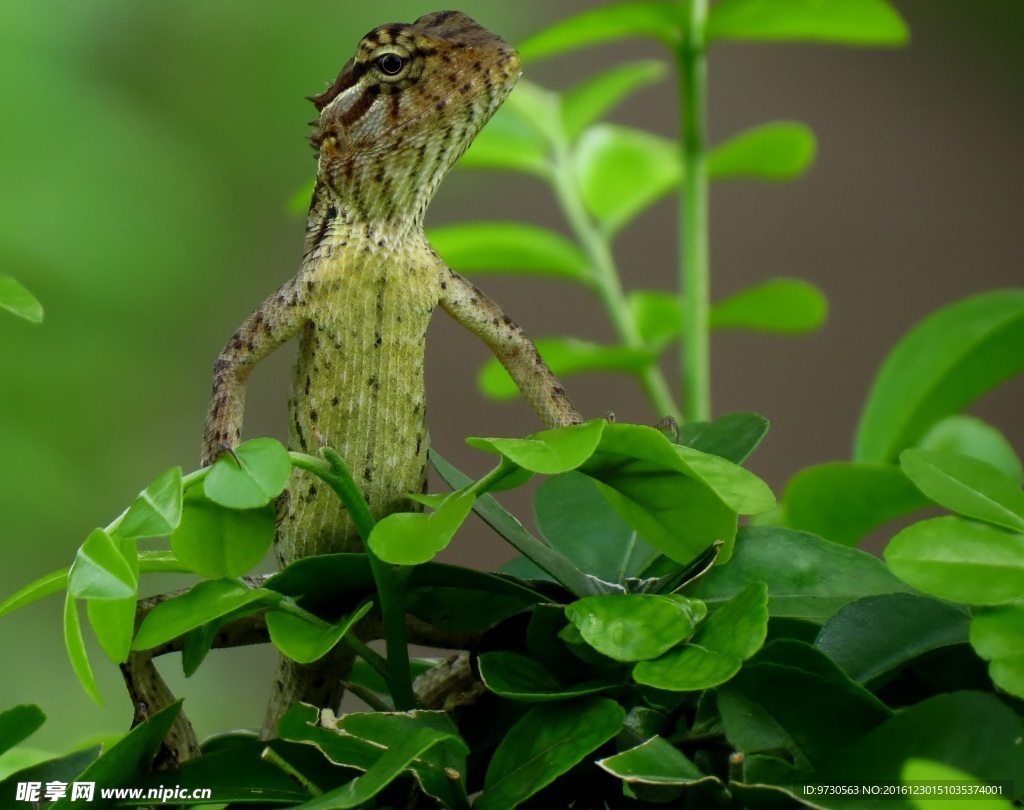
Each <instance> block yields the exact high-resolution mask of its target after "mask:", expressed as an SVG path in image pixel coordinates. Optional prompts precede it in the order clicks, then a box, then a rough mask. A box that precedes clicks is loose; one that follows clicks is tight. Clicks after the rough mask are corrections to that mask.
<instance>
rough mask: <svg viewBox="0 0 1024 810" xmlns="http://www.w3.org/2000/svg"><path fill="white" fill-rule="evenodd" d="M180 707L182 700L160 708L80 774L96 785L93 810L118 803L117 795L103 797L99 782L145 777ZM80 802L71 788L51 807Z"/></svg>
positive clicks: (110, 784)
mask: <svg viewBox="0 0 1024 810" xmlns="http://www.w3.org/2000/svg"><path fill="white" fill-rule="evenodd" d="M180 711H181V701H180V700H179V701H178V702H176V703H172V704H171V705H170V706H167V707H166V708H164V709H161V710H160V711H159V712H157V713H156V714H154V715H153V716H152V717H150V718H149V719H148V720H145V721H144V722H142V723H140V724H139V725H137V726H136V727H135V728H133V729H132V730H131V731H129V732H128V733H127V734H125V735H124V736H123V737H122V738H121V739H120V740H118V741H117V742H116V743H114V744H113V745H112V746H110V748H108V749H107V750H106V751H104V752H103V754H102V755H100V757H99V758H98V759H96V760H94V761H93V762H92V764H91V765H89V767H88V768H86V769H85V770H84V771H82V772H81V774H79V775H78V777H77V778H76V779H75V781H76V782H93V783H95V785H96V793H95V797H94V799H93V801H92V802H90V803H89V804H88V806H89V808H90V810H94V809H95V810H110V808H113V807H114V806H115V804H117V799H114V798H110V799H105V798H101V796H100V790H99V787H100V785H102V786H103V787H104V788H110V789H116V788H120V787H125V786H129V785H131V786H133V787H134V785H135V784H136V783H137V782H139V781H141V780H142V778H143V777H144V776H145V775H146V774H147V773H148V772H149V766H150V763H151V762H152V761H153V757H154V756H155V755H156V752H157V750H158V749H159V748H160V744H161V743H162V742H163V741H164V738H165V737H166V736H167V732H169V731H170V730H171V726H172V725H173V724H174V721H175V720H176V719H177V717H178V713H179V712H180ZM81 806H82V803H81V801H72V800H71V791H68V795H67V796H66V797H65V798H63V799H61V800H60V801H58V802H57V803H56V804H54V805H53V808H52V810H76V808H81Z"/></svg>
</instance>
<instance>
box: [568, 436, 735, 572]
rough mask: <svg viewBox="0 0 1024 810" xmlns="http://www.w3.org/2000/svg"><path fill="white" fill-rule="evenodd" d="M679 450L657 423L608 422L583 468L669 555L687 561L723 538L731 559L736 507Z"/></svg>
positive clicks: (618, 508)
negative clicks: (691, 467)
mask: <svg viewBox="0 0 1024 810" xmlns="http://www.w3.org/2000/svg"><path fill="white" fill-rule="evenodd" d="M678 449H679V448H677V447H676V446H674V445H672V444H671V443H670V442H669V441H668V439H667V438H666V437H665V436H664V435H663V434H662V433H660V432H659V431H657V430H655V429H653V428H648V427H644V426H642V425H624V424H609V425H606V426H605V429H604V432H603V434H602V437H601V445H600V446H599V448H598V451H597V452H596V453H594V455H593V456H592V457H591V458H590V459H589V460H588V461H587V462H586V463H585V464H584V465H583V466H582V467H581V468H580V471H581V472H583V473H586V474H587V475H589V476H590V477H591V478H593V479H594V480H595V481H596V482H597V483H598V489H600V491H601V492H602V493H603V494H604V496H605V497H606V498H607V499H608V501H609V503H611V505H612V506H613V507H614V508H615V511H617V512H618V513H619V515H621V516H622V518H623V519H624V520H625V521H626V522H627V523H629V524H630V526H632V527H633V528H634V529H635V530H636V531H637V532H638V533H639V534H640V535H641V536H643V537H644V539H645V540H647V542H649V543H650V544H651V545H652V546H654V547H655V548H656V549H658V550H659V551H660V552H662V553H663V554H665V555H666V556H668V557H671V558H672V559H673V560H676V561H677V562H681V563H687V562H689V561H690V560H691V559H693V558H694V557H696V556H698V555H699V554H701V553H702V552H703V551H704V550H705V549H706V548H707V547H708V546H710V545H711V544H712V543H714V542H715V541H718V540H721V541H723V543H724V544H725V545H724V546H723V551H722V559H723V560H724V559H727V558H728V556H729V554H730V553H731V546H732V539H733V537H734V535H735V532H736V512H735V511H734V510H733V509H731V508H730V507H729V506H728V505H727V504H726V503H725V502H723V500H722V499H721V497H719V495H718V494H717V493H716V492H715V491H714V490H713V489H712V488H711V487H710V486H709V485H708V484H707V483H705V482H704V481H703V480H702V479H701V478H700V477H698V476H697V475H696V474H695V473H694V472H693V470H691V469H690V467H689V465H687V463H686V462H685V461H684V460H683V459H682V457H681V456H680V454H679V453H678V452H676V451H677V450H678Z"/></svg>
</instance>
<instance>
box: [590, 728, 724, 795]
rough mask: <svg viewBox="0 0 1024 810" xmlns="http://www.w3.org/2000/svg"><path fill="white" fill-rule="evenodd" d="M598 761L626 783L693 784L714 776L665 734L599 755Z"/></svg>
mask: <svg viewBox="0 0 1024 810" xmlns="http://www.w3.org/2000/svg"><path fill="white" fill-rule="evenodd" d="M597 765H598V767H600V768H603V769H604V770H605V771H607V772H608V773H610V774H611V775H612V776H615V777H618V778H619V779H621V780H622V781H623V782H625V783H626V784H627V785H692V784H694V783H696V782H702V781H705V780H715V781H717V779H715V777H713V776H707V775H706V774H704V773H703V772H702V771H701V770H700V768H698V767H697V766H696V765H694V764H693V763H692V762H690V760H689V759H687V758H686V757H685V756H684V755H683V754H682V752H680V751H679V749H678V748H676V747H675V746H674V745H672V743H670V742H669V741H668V740H666V739H665V738H664V737H657V736H655V737H651V738H650V739H649V740H646V741H645V742H643V743H641V744H640V745H637V746H635V747H633V748H629V749H627V750H625V751H623V752H622V753H620V754H615V755H613V756H610V757H605V758H604V759H599V760H598V761H597Z"/></svg>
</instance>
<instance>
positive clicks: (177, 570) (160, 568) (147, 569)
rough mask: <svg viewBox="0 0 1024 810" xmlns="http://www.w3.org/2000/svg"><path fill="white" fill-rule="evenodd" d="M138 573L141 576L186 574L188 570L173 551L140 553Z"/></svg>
mask: <svg viewBox="0 0 1024 810" xmlns="http://www.w3.org/2000/svg"><path fill="white" fill-rule="evenodd" d="M139 571H140V572H142V573H143V574H187V573H188V572H189V569H188V568H187V567H186V566H185V564H184V563H182V562H181V560H179V559H178V558H177V557H176V556H174V552H173V551H140V552H139Z"/></svg>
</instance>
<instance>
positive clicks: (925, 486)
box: [900, 448, 1024, 532]
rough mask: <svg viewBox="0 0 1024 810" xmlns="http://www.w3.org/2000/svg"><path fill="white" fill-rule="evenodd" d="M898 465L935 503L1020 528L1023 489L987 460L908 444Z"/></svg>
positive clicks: (1022, 525)
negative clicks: (911, 446) (909, 446)
mask: <svg viewBox="0 0 1024 810" xmlns="http://www.w3.org/2000/svg"><path fill="white" fill-rule="evenodd" d="M900 466H901V467H902V468H903V472H905V473H906V474H907V478H909V479H910V480H911V481H913V482H914V484H915V485H916V486H917V488H918V489H920V490H921V491H922V492H923V493H924V494H925V495H927V496H928V497H929V498H931V499H932V500H933V501H935V503H937V504H939V506H945V507H946V508H947V509H950V510H952V511H953V512H959V513H960V514H961V515H964V516H966V517H971V518H975V519H976V520H983V521H985V522H987V523H994V524H995V525H996V526H1002V527H1003V528H1005V529H1011V530H1013V531H1018V532H1020V531H1024V491H1022V490H1021V488H1020V486H1019V485H1018V484H1017V483H1016V482H1015V481H1013V479H1011V478H1010V477H1008V476H1007V475H1006V474H1005V473H1003V472H1001V471H1000V470H998V469H996V468H995V467H993V466H992V465H991V464H988V463H986V462H984V461H979V460H978V459H975V458H971V457H970V456H962V455H959V454H955V453H942V452H936V451H934V450H922V449H920V448H911V449H909V450H904V451H903V452H902V453H901V454H900Z"/></svg>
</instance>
